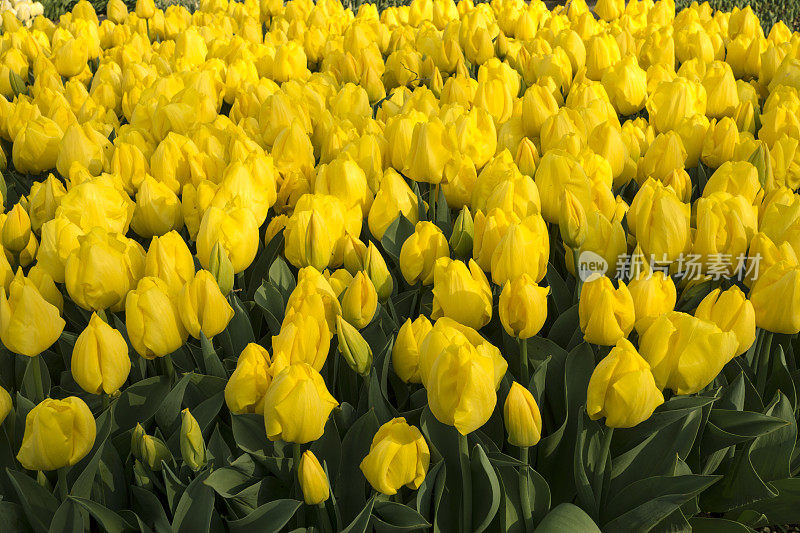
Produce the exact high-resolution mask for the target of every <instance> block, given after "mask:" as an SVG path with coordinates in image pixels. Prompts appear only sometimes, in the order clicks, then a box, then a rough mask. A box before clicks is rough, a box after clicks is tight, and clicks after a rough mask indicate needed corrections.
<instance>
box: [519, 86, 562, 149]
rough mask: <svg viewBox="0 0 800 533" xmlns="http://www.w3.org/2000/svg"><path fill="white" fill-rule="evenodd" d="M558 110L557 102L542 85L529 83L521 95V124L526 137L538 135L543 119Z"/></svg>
mask: <svg viewBox="0 0 800 533" xmlns="http://www.w3.org/2000/svg"><path fill="white" fill-rule="evenodd" d="M557 112H558V102H556V99H555V98H554V97H553V94H552V93H551V92H550V91H549V90H548V89H547V88H546V87H544V86H542V85H531V86H530V87H529V88H528V89H527V90H526V91H525V95H524V96H523V97H522V124H523V128H524V130H525V136H526V137H538V136H539V133H540V132H541V131H542V126H543V125H544V122H545V120H547V119H548V118H550V117H551V116H553V115H555V114H556V113H557Z"/></svg>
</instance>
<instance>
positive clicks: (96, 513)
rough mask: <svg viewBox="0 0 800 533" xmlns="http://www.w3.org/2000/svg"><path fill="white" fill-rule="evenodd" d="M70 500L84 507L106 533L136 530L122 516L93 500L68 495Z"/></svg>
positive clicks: (122, 532)
mask: <svg viewBox="0 0 800 533" xmlns="http://www.w3.org/2000/svg"><path fill="white" fill-rule="evenodd" d="M69 498H70V499H71V500H72V501H74V502H75V503H77V504H78V505H80V506H81V507H83V508H84V509H86V510H87V511H88V512H89V514H90V515H92V517H93V518H94V519H95V520H96V521H97V523H98V525H100V527H101V528H102V529H103V531H105V532H107V533H124V532H126V531H136V528H135V527H134V526H133V525H131V524H129V523H128V522H127V521H126V520H125V519H124V518H122V517H121V516H120V515H118V514H117V513H115V512H114V511H112V510H111V509H109V508H107V507H105V506H104V505H101V504H99V503H97V502H95V501H92V500H89V499H86V498H77V497H75V496H70V497H69Z"/></svg>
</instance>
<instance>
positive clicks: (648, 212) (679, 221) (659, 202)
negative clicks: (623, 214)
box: [628, 179, 692, 262]
mask: <svg viewBox="0 0 800 533" xmlns="http://www.w3.org/2000/svg"><path fill="white" fill-rule="evenodd" d="M689 211H690V209H689V205H687V204H684V203H683V202H682V201H681V200H680V198H678V196H677V195H676V194H675V192H674V191H673V190H672V189H671V188H669V187H665V186H664V185H662V184H661V183H659V182H658V181H656V180H653V179H649V180H647V181H646V182H645V183H644V185H642V187H641V188H640V189H639V192H637V193H636V196H635V197H634V198H633V202H631V207H630V209H629V210H628V227H629V229H630V232H631V234H633V235H635V236H636V239H637V241H638V243H639V245H640V246H641V248H642V251H643V252H644V253H645V254H646V255H647V256H650V257H654V258H655V260H656V261H659V262H662V261H665V262H672V261H675V260H676V259H678V257H679V256H680V255H681V254H682V253H685V252H687V251H688V250H689V248H690V246H691V244H692V241H691V233H690V227H689Z"/></svg>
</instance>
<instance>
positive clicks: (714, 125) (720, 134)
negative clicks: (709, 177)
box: [700, 117, 739, 168]
mask: <svg viewBox="0 0 800 533" xmlns="http://www.w3.org/2000/svg"><path fill="white" fill-rule="evenodd" d="M738 142H739V128H738V127H737V126H736V122H734V120H733V119H732V118H730V117H725V118H722V119H720V120H716V119H715V120H712V121H711V124H710V125H709V126H708V132H707V133H706V138H705V140H704V141H703V151H702V152H701V154H700V160H701V161H702V162H703V164H705V165H706V166H708V167H711V168H717V167H719V166H720V165H722V163H724V162H725V161H729V160H731V159H733V153H734V151H735V150H736V144H737V143H738Z"/></svg>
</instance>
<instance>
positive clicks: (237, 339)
mask: <svg viewBox="0 0 800 533" xmlns="http://www.w3.org/2000/svg"><path fill="white" fill-rule="evenodd" d="M228 301H229V302H230V304H231V307H232V308H233V318H232V319H231V321H230V323H229V324H228V328H227V329H226V330H225V332H224V333H223V334H222V335H229V336H230V339H231V344H232V345H233V354H232V355H233V357H235V358H237V359H238V358H239V354H240V353H242V350H244V348H245V346H247V345H248V344H249V343H251V342H255V341H256V336H255V333H253V325H252V323H251V322H250V315H248V314H247V311H246V310H245V308H244V305H242V301H241V300H240V299H239V297H238V296H237V295H236V294H234V293H230V294H229V295H228ZM222 377H226V376H222Z"/></svg>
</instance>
